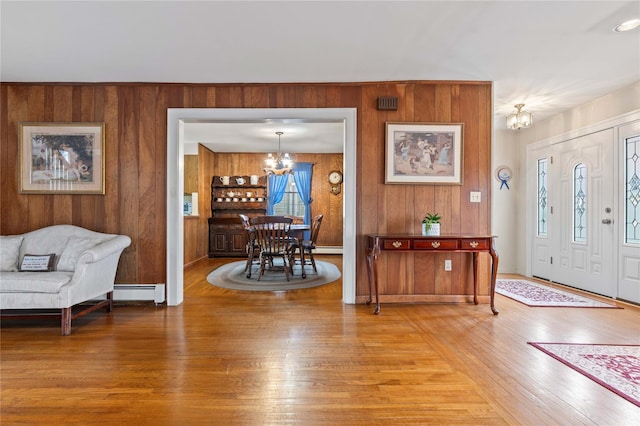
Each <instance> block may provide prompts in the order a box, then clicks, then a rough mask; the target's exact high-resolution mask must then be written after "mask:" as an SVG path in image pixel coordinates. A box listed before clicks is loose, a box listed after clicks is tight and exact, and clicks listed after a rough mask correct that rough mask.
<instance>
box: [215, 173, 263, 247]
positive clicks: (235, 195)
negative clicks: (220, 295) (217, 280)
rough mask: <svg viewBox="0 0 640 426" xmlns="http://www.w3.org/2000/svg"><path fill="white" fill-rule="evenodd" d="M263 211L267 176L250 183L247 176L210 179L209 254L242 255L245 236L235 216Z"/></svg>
mask: <svg viewBox="0 0 640 426" xmlns="http://www.w3.org/2000/svg"><path fill="white" fill-rule="evenodd" d="M227 178H228V180H227ZM254 179H255V177H254ZM266 213H267V176H259V177H258V182H257V184H254V185H252V184H251V177H250V176H228V177H227V176H224V177H223V176H214V177H213V178H212V180H211V217H210V218H209V257H245V256H246V255H247V253H246V245H247V236H246V233H245V231H244V228H243V227H242V221H241V220H240V217H239V216H238V215H240V214H244V215H247V216H249V217H253V216H260V215H264V214H266Z"/></svg>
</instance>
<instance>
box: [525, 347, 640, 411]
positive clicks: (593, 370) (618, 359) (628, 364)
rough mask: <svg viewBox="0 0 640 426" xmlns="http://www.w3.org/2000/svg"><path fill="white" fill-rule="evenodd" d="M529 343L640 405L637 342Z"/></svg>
mask: <svg viewBox="0 0 640 426" xmlns="http://www.w3.org/2000/svg"><path fill="white" fill-rule="evenodd" d="M528 343H529V344H530V345H531V346H533V347H535V348H538V349H540V350H541V351H542V352H544V353H546V354H547V355H550V356H552V357H553V358H555V359H557V360H558V361H560V362H562V363H563V364H565V365H567V366H569V367H571V368H573V369H574V370H576V371H577V372H579V373H581V374H584V375H585V376H587V377H588V378H590V379H591V380H593V381H594V382H596V383H599V384H600V385H602V386H604V387H605V388H607V389H609V390H610V391H612V392H615V393H616V394H618V395H620V396H621V397H623V398H624V399H626V400H627V401H629V402H631V403H633V404H635V405H637V406H639V407H640V345H587V344H569V343H534V342H528Z"/></svg>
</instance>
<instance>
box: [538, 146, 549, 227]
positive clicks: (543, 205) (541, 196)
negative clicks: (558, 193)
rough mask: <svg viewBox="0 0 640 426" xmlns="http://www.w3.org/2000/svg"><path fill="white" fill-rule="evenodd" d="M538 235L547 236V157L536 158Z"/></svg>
mask: <svg viewBox="0 0 640 426" xmlns="http://www.w3.org/2000/svg"><path fill="white" fill-rule="evenodd" d="M538 236H539V237H546V236H547V159H546V158H541V159H539V160H538Z"/></svg>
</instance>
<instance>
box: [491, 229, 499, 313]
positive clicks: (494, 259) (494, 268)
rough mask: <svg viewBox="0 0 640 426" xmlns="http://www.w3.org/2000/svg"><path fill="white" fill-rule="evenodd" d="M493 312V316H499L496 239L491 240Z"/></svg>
mask: <svg viewBox="0 0 640 426" xmlns="http://www.w3.org/2000/svg"><path fill="white" fill-rule="evenodd" d="M489 254H491V312H493V315H498V313H499V312H498V310H497V309H496V306H495V296H496V279H497V278H498V252H497V251H496V246H495V239H494V238H492V239H491V251H490V252H489Z"/></svg>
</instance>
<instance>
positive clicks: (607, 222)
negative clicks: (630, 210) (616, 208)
mask: <svg viewBox="0 0 640 426" xmlns="http://www.w3.org/2000/svg"><path fill="white" fill-rule="evenodd" d="M602 223H603V224H605V225H610V224H611V219H602Z"/></svg>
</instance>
